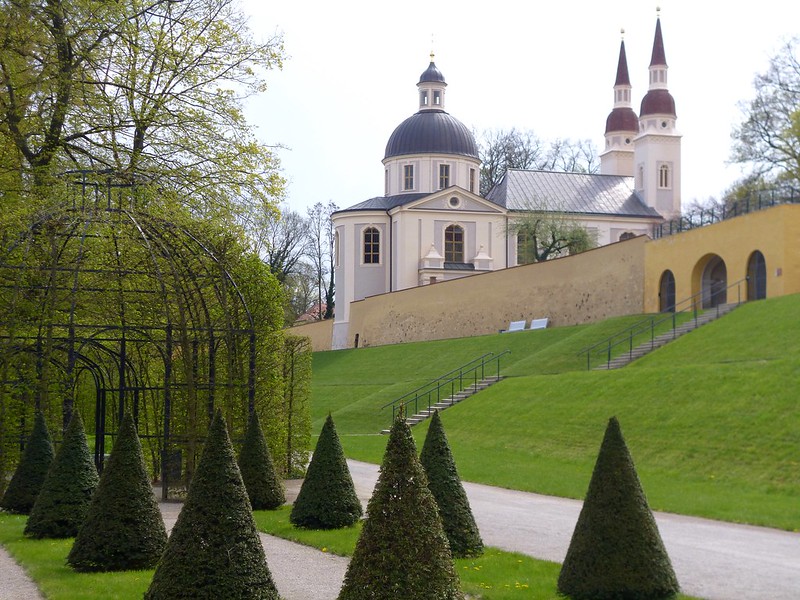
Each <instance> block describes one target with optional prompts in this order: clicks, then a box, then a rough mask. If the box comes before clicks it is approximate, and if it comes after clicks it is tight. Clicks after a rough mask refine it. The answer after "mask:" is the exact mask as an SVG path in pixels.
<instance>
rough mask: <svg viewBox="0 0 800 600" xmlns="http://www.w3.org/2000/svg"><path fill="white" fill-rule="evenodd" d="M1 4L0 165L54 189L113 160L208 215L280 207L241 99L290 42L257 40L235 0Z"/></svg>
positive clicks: (261, 82)
mask: <svg viewBox="0 0 800 600" xmlns="http://www.w3.org/2000/svg"><path fill="white" fill-rule="evenodd" d="M0 7H2V10H0V72H2V73H3V86H2V89H0V123H2V126H0V138H2V143H0V158H3V159H6V161H5V164H2V165H0V173H2V172H3V171H4V170H13V169H16V168H20V167H21V168H22V169H23V170H24V171H25V173H26V174H27V177H23V178H19V179H18V181H19V182H20V185H25V182H26V181H30V182H32V183H33V185H34V187H35V188H37V189H39V190H40V191H44V190H46V189H47V186H48V184H49V182H50V181H52V178H53V177H54V176H56V175H57V174H59V173H61V172H64V171H66V170H69V169H113V170H114V171H116V172H118V173H124V174H125V175H126V176H127V177H128V179H129V181H131V182H132V181H139V180H142V179H146V180H148V181H157V182H158V186H159V187H160V188H161V189H162V190H163V191H164V193H168V192H171V193H174V194H175V196H176V197H177V198H179V199H181V200H182V201H183V202H186V203H188V202H189V201H190V200H189V199H191V203H192V208H193V209H194V210H195V211H200V212H202V213H205V214H207V215H211V214H213V215H217V216H220V215H222V216H229V215H230V214H231V213H232V212H234V213H237V212H240V210H239V209H241V208H242V207H246V209H247V210H245V211H244V213H245V214H246V213H247V212H249V210H250V209H254V208H255V209H266V210H268V211H274V208H275V200H276V198H278V197H279V196H281V195H282V193H283V186H284V181H283V179H282V178H281V176H280V175H279V172H278V168H277V167H278V161H277V158H276V157H275V156H274V154H273V151H272V148H271V147H270V146H268V145H267V144H265V143H264V142H262V141H261V140H258V139H257V138H256V136H255V133H254V129H253V127H252V126H251V125H250V124H248V123H247V121H246V119H245V117H244V112H243V110H242V106H243V104H244V101H245V99H246V98H247V97H248V96H251V95H254V94H257V93H260V92H263V91H264V89H265V87H266V84H265V70H268V69H272V68H280V67H281V65H282V61H283V57H284V51H283V45H282V39H281V38H280V36H275V37H272V38H268V39H266V41H260V40H256V39H255V38H254V36H253V33H252V32H251V31H250V30H249V28H248V25H247V18H246V15H244V13H243V12H242V10H241V8H240V7H239V6H238V4H237V3H236V2H235V1H234V0H200V1H196V2H173V1H170V0H153V1H143V0H129V1H127V2H122V3H115V2H111V3H101V4H98V3H96V2H89V1H87V0H63V1H60V2H45V1H42V0H36V1H33V2H13V1H11V0H2V1H0ZM5 149H7V152H6V151H4V150H5ZM42 197H43V195H42ZM243 218H246V217H243Z"/></svg>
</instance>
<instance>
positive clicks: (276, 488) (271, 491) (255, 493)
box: [239, 411, 286, 510]
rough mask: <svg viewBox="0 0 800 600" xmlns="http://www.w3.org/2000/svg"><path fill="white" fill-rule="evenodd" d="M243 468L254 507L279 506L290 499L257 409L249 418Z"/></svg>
mask: <svg viewBox="0 0 800 600" xmlns="http://www.w3.org/2000/svg"><path fill="white" fill-rule="evenodd" d="M239 471H241V473H242V480H243V481H244V487H245V488H246V489H247V497H248V498H249V499H250V506H251V507H252V508H253V510H275V509H276V508H278V507H279V506H281V505H282V504H283V503H284V502H286V495H285V493H284V491H283V484H282V483H281V481H280V479H278V476H277V475H276V473H275V463H273V462H272V455H271V454H270V451H269V446H267V440H266V439H265V438H264V431H263V430H262V429H261V423H260V422H259V420H258V414H256V411H253V412H251V413H250V419H249V420H248V422H247V433H246V434H245V437H244V443H243V444H242V451H241V452H240V453H239Z"/></svg>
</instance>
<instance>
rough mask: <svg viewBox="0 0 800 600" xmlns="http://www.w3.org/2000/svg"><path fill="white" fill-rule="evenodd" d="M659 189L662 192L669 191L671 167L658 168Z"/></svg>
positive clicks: (662, 166)
mask: <svg viewBox="0 0 800 600" xmlns="http://www.w3.org/2000/svg"><path fill="white" fill-rule="evenodd" d="M658 187H660V188H661V189H662V190H665V189H669V187H670V182H669V165H661V166H660V167H658Z"/></svg>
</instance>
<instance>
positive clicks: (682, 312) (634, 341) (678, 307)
mask: <svg viewBox="0 0 800 600" xmlns="http://www.w3.org/2000/svg"><path fill="white" fill-rule="evenodd" d="M747 282H748V278H747V277H745V278H744V279H740V280H739V281H736V282H734V283H732V284H730V285H729V286H727V287H725V288H720V289H718V290H713V291H711V292H709V291H708V290H703V291H701V292H698V293H696V294H694V295H692V296H690V297H689V298H686V299H685V300H681V301H680V302H678V303H676V304H675V306H674V307H670V309H669V312H668V313H659V314H657V315H653V316H651V317H647V318H645V319H643V320H641V321H639V322H637V323H634V324H633V325H630V326H629V327H626V328H625V329H622V330H620V331H618V332H617V333H615V334H613V335H611V336H609V337H608V338H606V339H604V340H602V341H600V342H597V343H596V344H592V345H591V346H588V347H586V348H584V349H583V350H581V351H580V352H578V355H579V356H580V355H582V354H583V355H585V356H586V369H587V370H591V369H592V365H594V366H599V365H600V364H602V363H603V362H605V365H606V367H608V365H609V364H610V363H611V361H612V359H614V358H617V357H619V356H622V355H624V354H628V357H629V358H633V350H634V348H638V347H639V346H641V345H642V344H646V343H648V342H649V343H650V347H651V349H652V348H653V347H654V346H655V341H656V337H657V336H659V335H662V334H665V333H672V336H673V337H677V331H678V327H680V326H681V325H682V324H683V323H686V322H689V321H692V320H693V321H694V324H695V327H696V326H697V322H698V317H699V316H700V315H702V314H705V313H708V312H712V311H716V316H719V311H720V307H721V306H724V305H726V304H734V302H728V291H729V290H731V289H733V288H736V302H735V304H737V305H738V304H741V303H742V302H743V301H745V300H746V299H747ZM743 286H744V299H743V298H742V287H743ZM703 306H708V307H709V308H706V309H704V308H703Z"/></svg>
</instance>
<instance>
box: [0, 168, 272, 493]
mask: <svg viewBox="0 0 800 600" xmlns="http://www.w3.org/2000/svg"><path fill="white" fill-rule="evenodd" d="M69 175H70V178H71V180H72V181H71V182H72V183H73V184H76V185H74V186H73V191H72V193H71V194H70V195H69V199H68V200H67V201H62V202H61V203H60V204H59V205H58V206H56V207H55V208H50V209H49V210H45V211H42V212H40V213H39V214H37V215H36V216H35V218H34V219H33V222H32V223H31V224H30V226H29V227H27V228H26V229H25V230H24V231H22V232H21V233H20V234H19V235H18V236H17V237H16V239H14V240H13V241H12V242H10V243H8V244H7V247H5V248H2V252H0V417H2V418H0V442H1V443H2V446H1V447H2V449H3V452H2V455H1V456H0V476H4V475H5V473H6V472H7V469H8V468H9V465H10V464H11V463H10V461H11V458H10V456H11V455H12V454H13V453H14V450H15V449H16V447H17V445H18V444H19V443H20V441H21V438H22V437H23V434H24V432H25V431H27V430H29V428H30V424H31V423H32V422H33V414H34V411H36V410H41V411H43V412H44V413H45V414H46V415H49V418H50V422H51V423H53V422H56V423H59V422H60V424H62V426H65V424H66V423H67V422H68V421H69V418H70V416H71V414H72V412H73V410H75V409H76V408H78V407H79V408H80V410H81V414H82V416H83V417H84V419H85V420H86V421H87V425H88V426H90V429H91V430H92V431H93V433H94V453H95V460H96V463H97V465H98V467H99V468H101V467H102V460H103V457H104V455H105V454H107V452H108V451H109V448H107V443H108V441H107V440H108V436H109V435H113V434H114V433H115V432H116V429H117V426H118V424H119V423H120V421H121V420H122V416H123V414H124V412H125V410H126V409H129V410H130V411H131V412H132V413H133V414H134V416H135V418H136V420H137V422H138V423H139V434H140V436H141V438H142V440H143V442H144V443H145V446H146V447H147V448H148V449H149V451H150V457H151V462H152V463H153V470H154V475H160V476H161V480H162V486H163V494H164V496H165V497H166V495H167V490H168V489H169V488H170V487H174V486H178V485H185V484H186V483H187V482H188V480H189V479H190V478H191V474H192V472H193V470H194V465H195V462H196V460H197V458H198V456H199V453H200V451H201V449H202V443H203V441H204V439H205V435H206V433H207V429H208V425H209V423H210V421H211V419H212V417H213V414H214V411H215V410H216V409H217V408H221V409H222V411H223V414H224V415H225V417H226V419H227V421H228V422H229V423H230V426H231V427H232V436H234V437H235V436H241V435H242V433H243V431H244V429H245V426H246V422H247V417H248V414H249V412H250V411H252V410H255V408H256V405H257V403H258V402H261V399H262V398H263V397H264V396H265V395H269V393H271V392H270V391H268V390H267V391H263V390H262V392H261V393H259V391H258V390H257V381H258V379H259V377H257V370H259V369H261V370H262V371H263V370H264V369H269V368H274V366H275V365H270V363H271V362H274V357H271V356H270V350H269V348H271V347H278V344H277V343H274V342H269V341H265V340H264V339H263V335H262V337H261V339H258V337H257V332H259V327H258V326H257V325H256V323H254V315H253V314H252V313H251V311H250V310H249V309H248V305H247V303H246V302H245V298H244V296H243V294H242V292H241V290H240V289H239V287H237V283H236V281H235V280H234V277H233V276H232V274H231V270H230V265H231V264H232V263H235V259H234V258H231V256H232V255H233V254H235V253H232V252H231V253H229V254H231V256H226V249H225V248H224V247H222V248H221V247H220V246H225V236H224V235H223V234H222V233H221V232H220V231H217V230H214V228H213V226H211V225H209V224H207V223H205V224H204V223H202V222H198V221H196V220H194V219H192V218H181V216H180V214H181V213H178V212H177V211H176V212H175V213H173V215H172V217H175V218H171V217H170V216H166V215H169V213H170V211H169V210H165V208H164V206H163V204H159V203H158V202H153V201H152V198H153V194H154V192H153V190H152V188H151V187H149V186H138V185H131V184H130V182H123V181H119V180H117V179H115V178H114V177H112V176H111V175H110V174H107V173H104V174H101V175H99V174H98V173H95V172H89V171H82V172H74V173H71V174H69ZM206 234H209V235H208V236H207V235H206ZM209 237H210V238H215V239H214V241H216V242H221V243H220V244H218V245H216V246H215V245H214V244H213V243H212V241H211V240H209V239H208V238H209ZM229 237H232V236H229ZM229 241H230V240H229ZM231 244H232V245H235V243H231ZM259 333H262V334H263V333H264V332H263V327H262V331H260V332H259ZM271 333H272V334H273V335H280V334H279V333H276V332H274V331H273V332H271ZM260 379H261V380H264V379H265V378H264V376H263V374H262V376H261V377H260ZM87 415H88V416H89V417H88V418H87ZM92 415H93V417H94V425H93V427H91V416H92ZM270 416H271V417H273V418H274V417H276V415H270ZM278 418H280V416H278Z"/></svg>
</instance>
